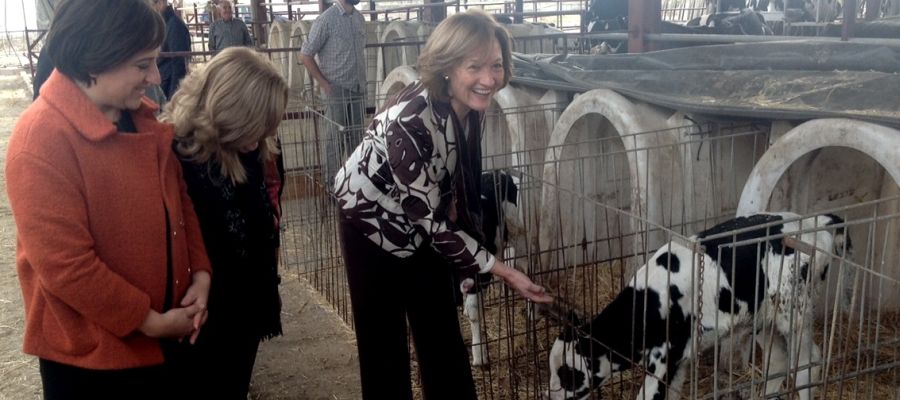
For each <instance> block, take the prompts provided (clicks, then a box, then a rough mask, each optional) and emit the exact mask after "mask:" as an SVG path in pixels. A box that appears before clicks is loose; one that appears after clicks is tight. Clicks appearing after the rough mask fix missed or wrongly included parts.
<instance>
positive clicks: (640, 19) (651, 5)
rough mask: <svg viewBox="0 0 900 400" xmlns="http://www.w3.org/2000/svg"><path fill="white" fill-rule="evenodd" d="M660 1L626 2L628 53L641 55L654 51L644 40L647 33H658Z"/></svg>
mask: <svg viewBox="0 0 900 400" xmlns="http://www.w3.org/2000/svg"><path fill="white" fill-rule="evenodd" d="M661 3H662V0H628V52H629V53H643V52H645V51H651V50H655V49H656V44H654V43H652V42H649V41H648V40H647V39H646V36H645V35H647V34H648V33H659V31H660V9H661V8H662V6H661Z"/></svg>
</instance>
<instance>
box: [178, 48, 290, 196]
mask: <svg viewBox="0 0 900 400" xmlns="http://www.w3.org/2000/svg"><path fill="white" fill-rule="evenodd" d="M287 99H288V85H287V83H286V82H285V80H284V78H283V77H282V76H281V74H280V73H279V72H278V69H276V67H275V65H274V64H272V62H271V61H269V60H267V59H265V58H264V57H263V56H262V55H261V54H259V53H257V52H256V51H254V50H251V49H248V48H246V47H229V48H227V49H225V50H223V51H222V52H221V53H219V54H217V55H216V56H215V57H213V59H212V60H211V61H210V62H209V63H208V64H206V65H205V66H202V67H200V68H197V69H195V70H194V71H192V72H191V74H190V75H188V77H187V78H185V79H184V80H183V81H182V82H181V86H180V88H179V89H178V91H177V92H176V93H175V95H174V96H172V99H171V100H170V101H169V103H168V104H167V105H166V109H165V112H163V114H162V115H161V116H160V119H161V120H163V121H166V122H170V123H172V124H174V125H175V140H176V145H175V149H176V151H177V152H178V154H179V155H181V156H182V157H184V158H185V159H187V160H190V161H192V162H197V163H205V162H207V161H210V160H213V161H215V164H218V165H219V168H220V172H221V175H222V176H223V177H227V178H230V179H231V181H232V182H233V183H242V182H244V181H246V179H247V177H246V171H245V170H244V167H243V166H242V165H241V162H240V158H239V155H240V149H242V148H245V147H247V146H250V145H253V144H254V143H258V145H259V150H260V158H261V159H262V160H264V161H265V160H269V159H270V158H271V157H272V155H273V154H275V153H277V152H278V149H277V146H276V144H275V138H274V136H275V134H276V132H277V129H278V124H280V123H281V118H282V116H283V114H284V110H285V107H286V106H287ZM210 172H212V171H210Z"/></svg>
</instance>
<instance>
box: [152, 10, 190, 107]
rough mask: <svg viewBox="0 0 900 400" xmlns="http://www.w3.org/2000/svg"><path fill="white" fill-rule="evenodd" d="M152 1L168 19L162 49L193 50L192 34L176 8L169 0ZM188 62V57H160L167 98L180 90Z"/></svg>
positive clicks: (159, 63) (162, 84) (161, 85)
mask: <svg viewBox="0 0 900 400" xmlns="http://www.w3.org/2000/svg"><path fill="white" fill-rule="evenodd" d="M150 1H151V2H153V4H154V5H155V6H156V10H157V11H159V13H160V14H162V16H163V19H164V20H165V21H166V40H165V42H163V45H162V51H163V52H176V51H191V34H190V32H189V31H188V28H187V25H185V24H184V21H182V20H181V18H179V17H178V16H177V15H175V9H174V8H172V6H170V5H168V3H167V0H150ZM187 64H188V57H160V58H159V60H158V61H157V62H156V65H157V67H158V68H159V73H160V75H161V79H162V82H161V83H160V85H159V86H160V87H161V88H162V91H163V94H165V95H166V98H167V99H170V98H172V95H173V94H175V91H176V90H178V84H179V83H180V82H181V80H182V79H183V78H184V76H185V75H187V72H188V65H187Z"/></svg>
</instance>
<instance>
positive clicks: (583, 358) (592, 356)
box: [549, 328, 618, 400]
mask: <svg viewBox="0 0 900 400" xmlns="http://www.w3.org/2000/svg"><path fill="white" fill-rule="evenodd" d="M616 370H618V366H617V365H615V364H613V362H612V358H611V357H610V353H609V352H608V351H605V350H604V349H603V345H601V344H599V343H592V339H591V338H590V337H589V336H588V337H585V336H582V335H579V334H578V333H577V331H576V330H574V329H572V328H567V329H566V330H565V332H564V333H563V334H562V335H560V337H558V338H557V339H556V341H555V342H554V343H553V347H552V348H551V349H550V389H549V398H550V400H581V399H587V398H589V397H590V396H591V392H593V391H594V389H596V388H598V387H600V386H601V385H603V383H604V382H606V381H607V380H608V379H609V377H610V375H612V373H613V372H615V371H616Z"/></svg>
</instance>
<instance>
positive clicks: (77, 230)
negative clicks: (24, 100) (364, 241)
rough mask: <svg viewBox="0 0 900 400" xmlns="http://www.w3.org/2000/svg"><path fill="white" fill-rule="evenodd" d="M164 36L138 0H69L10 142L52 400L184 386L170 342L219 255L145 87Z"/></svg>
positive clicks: (11, 173)
mask: <svg viewBox="0 0 900 400" xmlns="http://www.w3.org/2000/svg"><path fill="white" fill-rule="evenodd" d="M164 34H165V25H164V23H163V21H162V18H161V17H160V16H159V14H158V13H157V12H156V11H154V10H153V9H151V8H150V7H149V5H148V4H146V2H145V1H143V0H69V1H66V2H63V3H62V4H61V5H60V8H59V9H58V10H57V15H56V18H55V19H54V22H53V25H52V27H51V29H50V33H49V35H48V39H47V45H46V48H45V51H47V52H49V55H50V58H51V60H52V61H53V64H54V67H55V70H54V71H53V73H52V74H51V76H50V78H49V80H48V81H47V82H46V83H45V84H44V85H43V87H42V88H41V96H40V97H39V98H38V99H37V100H36V101H35V102H34V103H32V105H31V106H30V107H29V108H28V109H27V110H26V111H25V112H24V113H23V114H22V116H21V118H20V120H19V122H18V123H17V124H16V126H15V128H14V130H13V133H12V137H11V138H10V141H9V147H8V153H7V163H6V179H7V182H6V183H7V185H6V187H7V191H8V194H9V199H10V205H11V207H12V211H13V216H14V217H15V221H16V228H17V235H18V236H17V239H18V240H17V248H16V265H17V269H18V273H19V280H20V282H21V286H22V293H23V296H24V300H25V312H26V319H25V345H24V350H25V352H26V353H28V354H33V355H35V356H37V357H38V358H39V364H40V370H41V379H42V382H43V386H44V398H45V399H64V398H70V399H86V398H177V397H179V396H178V390H179V389H178V387H179V386H177V383H178V382H173V381H172V380H171V379H174V377H175V374H171V373H170V372H169V371H170V366H171V365H169V364H168V363H167V361H169V359H168V357H167V356H168V352H167V351H164V350H166V349H168V348H169V343H171V344H172V347H174V345H175V341H174V340H175V339H183V338H186V339H187V341H192V340H193V339H195V338H196V336H197V334H198V333H199V329H200V327H201V325H202V324H203V322H204V319H205V316H206V310H205V307H206V301H207V297H208V293H209V285H210V264H209V260H208V258H207V256H206V252H205V249H204V246H203V239H202V236H201V234H200V231H199V227H198V224H197V217H196V215H195V213H194V210H193V205H192V203H191V201H190V198H189V197H188V195H187V192H186V189H185V184H184V181H183V180H182V178H181V169H180V166H179V162H178V159H177V157H176V156H175V154H174V153H173V152H172V147H171V146H172V139H173V131H172V128H171V127H170V126H167V125H163V124H161V123H159V122H157V120H156V119H155V118H154V116H153V112H154V111H155V108H156V107H155V105H153V104H152V103H151V102H149V100H147V99H146V98H145V97H144V96H143V95H144V90H146V89H147V88H148V87H149V86H151V85H154V84H159V79H160V78H159V71H158V70H157V68H156V58H157V55H158V54H159V46H160V44H161V43H162V41H163V36H164ZM166 339H171V341H169V340H166ZM173 385H174V386H173ZM129 393H130V394H129Z"/></svg>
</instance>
